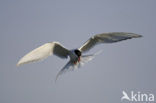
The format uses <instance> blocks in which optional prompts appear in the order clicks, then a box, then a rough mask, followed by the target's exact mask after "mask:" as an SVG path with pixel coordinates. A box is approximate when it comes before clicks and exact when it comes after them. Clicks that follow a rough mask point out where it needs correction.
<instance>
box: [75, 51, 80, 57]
mask: <svg viewBox="0 0 156 103" xmlns="http://www.w3.org/2000/svg"><path fill="white" fill-rule="evenodd" d="M74 53H75V54H76V55H77V56H78V57H80V56H81V51H80V50H78V49H75V50H74Z"/></svg>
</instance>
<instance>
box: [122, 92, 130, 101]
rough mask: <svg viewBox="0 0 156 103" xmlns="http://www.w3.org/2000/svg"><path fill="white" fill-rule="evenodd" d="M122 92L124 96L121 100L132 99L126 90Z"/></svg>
mask: <svg viewBox="0 0 156 103" xmlns="http://www.w3.org/2000/svg"><path fill="white" fill-rule="evenodd" d="M122 94H123V96H122V98H121V101H122V100H123V99H127V100H129V101H131V100H130V98H129V97H128V94H127V93H126V92H125V91H122Z"/></svg>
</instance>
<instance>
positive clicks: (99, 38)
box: [79, 32, 142, 52]
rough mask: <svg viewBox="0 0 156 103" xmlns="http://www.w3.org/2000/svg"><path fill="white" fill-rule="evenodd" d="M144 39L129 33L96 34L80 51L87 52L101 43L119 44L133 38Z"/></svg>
mask: <svg viewBox="0 0 156 103" xmlns="http://www.w3.org/2000/svg"><path fill="white" fill-rule="evenodd" d="M138 37H142V36H141V35H138V34H134V33H127V32H111V33H102V34H96V35H94V36H93V37H91V38H90V39H89V40H87V41H86V43H84V45H82V46H81V47H80V48H79V50H80V51H81V52H86V51H88V50H90V49H91V48H93V47H94V46H95V45H97V44H100V43H114V42H119V41H122V40H127V39H131V38H138Z"/></svg>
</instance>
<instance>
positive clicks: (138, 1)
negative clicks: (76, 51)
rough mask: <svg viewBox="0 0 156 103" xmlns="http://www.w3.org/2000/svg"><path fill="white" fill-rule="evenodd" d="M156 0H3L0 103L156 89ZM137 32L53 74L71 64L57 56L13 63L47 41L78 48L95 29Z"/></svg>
mask: <svg viewBox="0 0 156 103" xmlns="http://www.w3.org/2000/svg"><path fill="white" fill-rule="evenodd" d="M155 4H156V1H155V0H0V47H1V53H0V57H1V58H0V103H121V102H125V103H129V102H128V101H126V100H125V101H121V97H122V91H126V92H127V93H128V94H129V95H130V92H131V91H134V92H136V93H137V92H141V93H153V94H154V95H156V83H155V78H156V75H155V73H156V63H155V61H156V55H155V53H156V48H155V45H156V40H155V38H156V29H155V27H156V12H155V10H156V6H155ZM104 32H133V33H137V34H140V35H143V37H142V38H136V39H131V40H126V41H122V42H118V43H113V44H102V45H98V46H96V47H95V48H93V49H92V50H91V51H89V52H88V53H87V54H91V53H95V52H97V51H99V50H103V52H102V53H101V54H100V55H97V56H96V58H94V59H93V60H92V61H90V62H89V63H87V64H86V65H84V66H83V67H82V68H80V69H78V70H75V71H72V72H68V73H66V74H64V75H62V76H61V77H60V78H59V80H58V81H57V83H55V77H56V75H57V73H58V72H59V70H60V69H61V68H62V67H63V66H64V65H65V64H66V63H67V62H68V60H63V59H60V58H58V57H56V56H51V57H48V58H47V59H46V60H44V61H41V62H37V63H32V64H27V65H23V66H20V67H16V63H17V62H18V60H19V59H20V58H21V57H22V56H24V55H25V54H26V53H28V52H29V51H31V50H33V49H35V48H37V47H38V46H40V45H42V44H44V43H47V42H52V41H58V42H60V43H61V44H63V45H64V46H65V47H66V48H68V49H73V48H78V47H80V46H81V45H82V44H83V43H84V42H85V41H86V40H87V39H89V38H90V37H91V36H93V35H94V34H98V33H104Z"/></svg>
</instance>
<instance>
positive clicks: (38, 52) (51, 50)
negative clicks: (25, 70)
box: [17, 42, 69, 66]
mask: <svg viewBox="0 0 156 103" xmlns="http://www.w3.org/2000/svg"><path fill="white" fill-rule="evenodd" d="M68 53H69V50H68V49H66V48H64V47H63V46H62V45H61V44H60V43H58V42H51V43H46V44H44V45H42V46H40V47H38V48H36V49H34V50H33V51H31V52H29V53H28V54H26V55H25V56H24V57H22V58H21V59H20V60H19V62H18V63H17V66H20V65H22V64H27V63H30V62H36V61H39V60H42V59H45V58H47V57H48V56H50V55H52V54H54V55H57V56H59V57H61V58H67V57H68Z"/></svg>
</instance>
